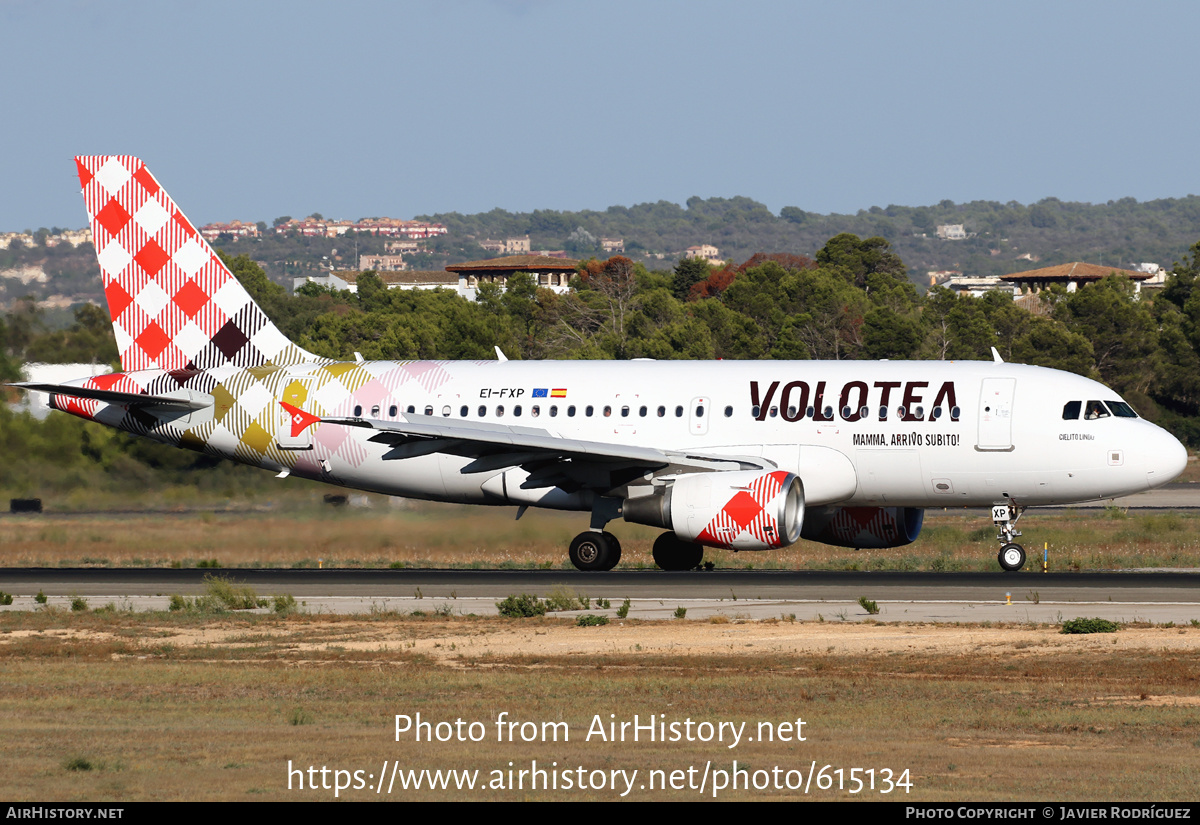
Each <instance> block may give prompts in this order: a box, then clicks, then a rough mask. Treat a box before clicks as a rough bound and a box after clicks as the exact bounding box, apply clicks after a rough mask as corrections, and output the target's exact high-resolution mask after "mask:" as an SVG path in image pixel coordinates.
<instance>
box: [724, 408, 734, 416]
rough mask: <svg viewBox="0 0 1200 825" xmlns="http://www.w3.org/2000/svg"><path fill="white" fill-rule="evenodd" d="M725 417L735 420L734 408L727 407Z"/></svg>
mask: <svg viewBox="0 0 1200 825" xmlns="http://www.w3.org/2000/svg"><path fill="white" fill-rule="evenodd" d="M725 417H726V418H733V407H726V408H725Z"/></svg>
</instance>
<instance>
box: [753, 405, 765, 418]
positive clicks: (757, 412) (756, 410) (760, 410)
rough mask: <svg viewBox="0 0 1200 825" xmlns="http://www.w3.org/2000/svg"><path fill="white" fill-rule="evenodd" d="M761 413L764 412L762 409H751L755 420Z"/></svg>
mask: <svg viewBox="0 0 1200 825" xmlns="http://www.w3.org/2000/svg"><path fill="white" fill-rule="evenodd" d="M761 412H762V407H751V408H750V415H751V416H753V417H754V418H758V414H759V413H761Z"/></svg>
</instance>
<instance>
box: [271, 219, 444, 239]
mask: <svg viewBox="0 0 1200 825" xmlns="http://www.w3.org/2000/svg"><path fill="white" fill-rule="evenodd" d="M350 231H354V232H365V233H367V234H369V235H382V236H385V237H387V236H390V237H406V238H415V239H419V238H432V237H434V236H436V235H445V234H446V231H447V230H446V227H444V226H442V225H441V224H440V223H424V222H422V221H402V220H398V219H396V218H363V219H362V220H361V221H329V220H325V219H323V218H322V219H317V218H305V219H304V220H295V219H292V220H290V221H288V222H287V223H281V224H280V225H279V226H277V227H275V233H276V234H278V235H286V234H288V233H289V232H295V233H297V234H299V235H302V236H304V237H306V238H336V237H337V236H339V235H344V234H346V233H347V232H350Z"/></svg>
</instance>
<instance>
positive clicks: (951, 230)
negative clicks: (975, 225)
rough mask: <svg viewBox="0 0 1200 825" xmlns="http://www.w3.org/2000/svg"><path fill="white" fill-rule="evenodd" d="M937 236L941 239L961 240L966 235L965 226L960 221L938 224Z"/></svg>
mask: <svg viewBox="0 0 1200 825" xmlns="http://www.w3.org/2000/svg"><path fill="white" fill-rule="evenodd" d="M937 236H938V237H939V238H941V239H942V240H943V241H961V240H965V239H966V237H967V230H966V227H965V226H964V225H963V224H961V223H944V224H939V225H938V228H937Z"/></svg>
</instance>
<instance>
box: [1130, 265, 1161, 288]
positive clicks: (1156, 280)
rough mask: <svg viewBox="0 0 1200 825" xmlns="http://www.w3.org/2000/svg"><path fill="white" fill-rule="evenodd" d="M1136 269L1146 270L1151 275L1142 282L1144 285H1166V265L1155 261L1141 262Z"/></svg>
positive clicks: (1139, 270) (1138, 270) (1148, 286)
mask: <svg viewBox="0 0 1200 825" xmlns="http://www.w3.org/2000/svg"><path fill="white" fill-rule="evenodd" d="M1134 269H1135V271H1137V272H1145V273H1146V274H1148V275H1149V276H1150V277H1149V278H1148V279H1147V280H1145V281H1143V282H1142V286H1144V287H1147V288H1150V287H1160V286H1166V283H1167V270H1166V268H1165V267H1162V266H1159V265H1158V264H1153V263H1140V264H1138V265H1137V266H1136V267H1134Z"/></svg>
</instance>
